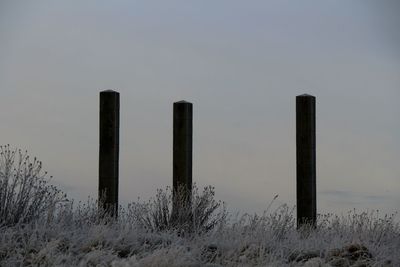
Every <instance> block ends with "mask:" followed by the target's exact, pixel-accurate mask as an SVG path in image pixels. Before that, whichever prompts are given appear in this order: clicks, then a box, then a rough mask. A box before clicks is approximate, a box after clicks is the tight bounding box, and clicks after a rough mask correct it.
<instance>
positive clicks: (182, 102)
mask: <svg viewBox="0 0 400 267" xmlns="http://www.w3.org/2000/svg"><path fill="white" fill-rule="evenodd" d="M175 103H176V104H192V103H190V102H187V101H185V100H181V101H178V102H175Z"/></svg>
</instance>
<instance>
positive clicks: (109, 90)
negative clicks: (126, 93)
mask: <svg viewBox="0 0 400 267" xmlns="http://www.w3.org/2000/svg"><path fill="white" fill-rule="evenodd" d="M100 93H118V92H117V91H114V90H111V89H108V90H104V91H101V92H100Z"/></svg>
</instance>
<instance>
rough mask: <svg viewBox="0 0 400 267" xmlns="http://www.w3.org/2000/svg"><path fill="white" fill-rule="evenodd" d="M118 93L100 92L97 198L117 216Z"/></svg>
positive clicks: (105, 208) (110, 212)
mask: <svg viewBox="0 0 400 267" xmlns="http://www.w3.org/2000/svg"><path fill="white" fill-rule="evenodd" d="M118 162H119V93H118V92H115V91H112V90H106V91H102V92H100V146H99V200H100V199H103V201H104V202H103V203H102V204H103V206H102V207H101V208H103V209H104V210H105V211H107V212H108V213H109V214H110V215H111V216H113V217H117V216H118Z"/></svg>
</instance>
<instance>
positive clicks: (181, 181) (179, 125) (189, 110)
mask: <svg viewBox="0 0 400 267" xmlns="http://www.w3.org/2000/svg"><path fill="white" fill-rule="evenodd" d="M192 147H193V105H192V103H189V102H186V101H183V100H182V101H179V102H175V103H174V121H173V174H172V176H173V194H174V196H176V194H177V193H178V192H181V190H185V193H186V194H187V195H186V201H187V204H189V205H190V204H191V203H190V196H191V192H192ZM174 204H175V208H176V203H174ZM173 210H174V208H173ZM175 210H176V209H175Z"/></svg>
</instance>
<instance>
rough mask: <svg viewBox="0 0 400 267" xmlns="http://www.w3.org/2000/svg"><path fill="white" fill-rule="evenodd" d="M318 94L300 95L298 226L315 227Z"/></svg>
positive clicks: (298, 119) (297, 131) (298, 113)
mask: <svg viewBox="0 0 400 267" xmlns="http://www.w3.org/2000/svg"><path fill="white" fill-rule="evenodd" d="M315 151H316V150H315V97H314V96H311V95H307V94H304V95H299V96H297V97H296V157H297V179H296V191H297V228H300V227H301V225H303V224H306V223H308V224H311V225H313V226H315V223H316V219H317V199H316V152H315Z"/></svg>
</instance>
